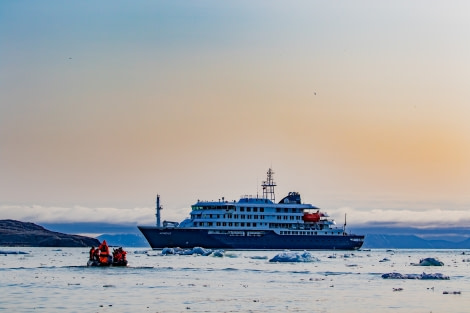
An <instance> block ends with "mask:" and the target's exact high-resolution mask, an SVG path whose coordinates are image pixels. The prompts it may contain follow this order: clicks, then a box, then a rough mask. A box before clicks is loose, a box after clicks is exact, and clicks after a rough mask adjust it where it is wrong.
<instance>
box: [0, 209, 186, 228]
mask: <svg viewBox="0 0 470 313" xmlns="http://www.w3.org/2000/svg"><path fill="white" fill-rule="evenodd" d="M165 213H166V214H164V215H163V213H162V220H173V221H180V219H182V218H184V217H185V216H186V215H188V214H189V209H184V208H183V209H175V210H173V209H172V210H165ZM0 219H13V220H19V221H24V222H33V223H80V222H103V223H114V224H139V225H147V224H149V225H150V224H151V225H153V224H155V208H131V209H122V208H120V209H118V208H90V207H83V206H73V207H57V206H41V205H31V206H28V205H1V206H0Z"/></svg>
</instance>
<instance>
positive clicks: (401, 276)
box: [382, 273, 449, 280]
mask: <svg viewBox="0 0 470 313" xmlns="http://www.w3.org/2000/svg"><path fill="white" fill-rule="evenodd" d="M382 278H384V279H423V280H424V279H427V280H428V279H437V280H448V279H449V276H446V275H443V274H441V273H430V274H426V273H422V274H400V273H387V274H383V275H382Z"/></svg>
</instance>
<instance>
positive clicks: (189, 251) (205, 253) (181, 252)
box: [162, 247, 212, 256]
mask: <svg viewBox="0 0 470 313" xmlns="http://www.w3.org/2000/svg"><path fill="white" fill-rule="evenodd" d="M211 253H212V250H211V249H204V248H201V247H194V248H192V249H181V248H164V249H163V250H162V254H163V255H172V254H176V255H193V254H196V255H203V256H208V255H210V254H211Z"/></svg>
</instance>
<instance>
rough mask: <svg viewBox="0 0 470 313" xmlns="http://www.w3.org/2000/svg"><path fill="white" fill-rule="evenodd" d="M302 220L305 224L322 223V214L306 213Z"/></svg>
mask: <svg viewBox="0 0 470 313" xmlns="http://www.w3.org/2000/svg"><path fill="white" fill-rule="evenodd" d="M302 220H303V221H304V222H310V223H312V222H313V223H316V222H319V221H320V213H319V212H316V213H308V212H305V213H304V216H303V217H302Z"/></svg>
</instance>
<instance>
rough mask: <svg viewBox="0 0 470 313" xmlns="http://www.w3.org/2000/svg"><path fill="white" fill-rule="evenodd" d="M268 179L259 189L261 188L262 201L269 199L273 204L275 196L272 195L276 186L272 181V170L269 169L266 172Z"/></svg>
mask: <svg viewBox="0 0 470 313" xmlns="http://www.w3.org/2000/svg"><path fill="white" fill-rule="evenodd" d="M267 174H268V177H267V179H266V180H265V181H263V183H262V184H261V187H263V198H264V199H269V200H271V201H273V202H275V198H276V196H275V194H274V187H275V186H276V183H275V182H274V180H273V174H274V172H273V170H272V169H271V168H270V169H269V170H268V172H267Z"/></svg>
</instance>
